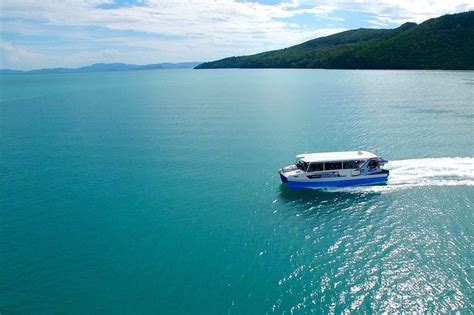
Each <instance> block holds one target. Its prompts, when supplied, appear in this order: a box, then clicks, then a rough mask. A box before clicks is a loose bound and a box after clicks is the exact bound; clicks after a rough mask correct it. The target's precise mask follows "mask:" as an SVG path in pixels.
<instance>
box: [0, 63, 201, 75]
mask: <svg viewBox="0 0 474 315" xmlns="http://www.w3.org/2000/svg"><path fill="white" fill-rule="evenodd" d="M199 64H200V62H181V63H169V62H165V63H156V64H149V65H133V64H126V63H96V64H93V65H90V66H86V67H80V68H51V69H38V70H27V71H22V70H11V69H0V74H49V73H86V72H110V71H134V70H156V69H192V68H194V67H196V66H197V65H199Z"/></svg>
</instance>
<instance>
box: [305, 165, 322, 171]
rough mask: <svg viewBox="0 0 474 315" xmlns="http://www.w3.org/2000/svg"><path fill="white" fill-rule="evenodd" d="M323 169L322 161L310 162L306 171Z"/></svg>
mask: <svg viewBox="0 0 474 315" xmlns="http://www.w3.org/2000/svg"><path fill="white" fill-rule="evenodd" d="M322 170H323V163H311V164H310V165H309V169H308V172H321V171H322Z"/></svg>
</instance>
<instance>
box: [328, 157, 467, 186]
mask: <svg viewBox="0 0 474 315" xmlns="http://www.w3.org/2000/svg"><path fill="white" fill-rule="evenodd" d="M386 169H388V170H390V176H389V177H388V182H387V184H386V185H380V186H357V187H344V188H336V189H331V191H351V192H359V191H360V192H365V191H367V192H385V191H393V190H399V189H407V188H413V187H424V186H474V158H472V157H454V158H426V159H410V160H395V161H390V162H389V163H388V164H387V166H386Z"/></svg>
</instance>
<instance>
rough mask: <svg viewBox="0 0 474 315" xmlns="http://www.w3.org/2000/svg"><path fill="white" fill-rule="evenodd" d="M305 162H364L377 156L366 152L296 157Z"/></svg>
mask: <svg viewBox="0 0 474 315" xmlns="http://www.w3.org/2000/svg"><path fill="white" fill-rule="evenodd" d="M296 157H297V158H298V159H300V160H303V161H305V162H332V161H334V162H336V161H349V160H364V159H371V158H376V157H377V155H375V154H373V153H371V152H367V151H346V152H323V153H302V154H298V155H297V156H296Z"/></svg>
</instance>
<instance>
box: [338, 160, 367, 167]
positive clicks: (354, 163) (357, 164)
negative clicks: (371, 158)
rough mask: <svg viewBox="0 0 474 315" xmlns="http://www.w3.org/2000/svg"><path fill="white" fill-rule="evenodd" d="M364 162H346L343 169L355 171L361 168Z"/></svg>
mask: <svg viewBox="0 0 474 315" xmlns="http://www.w3.org/2000/svg"><path fill="white" fill-rule="evenodd" d="M364 162H365V161H364V160H353V161H344V163H343V168H344V169H353V168H359V167H361V166H362V164H364Z"/></svg>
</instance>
